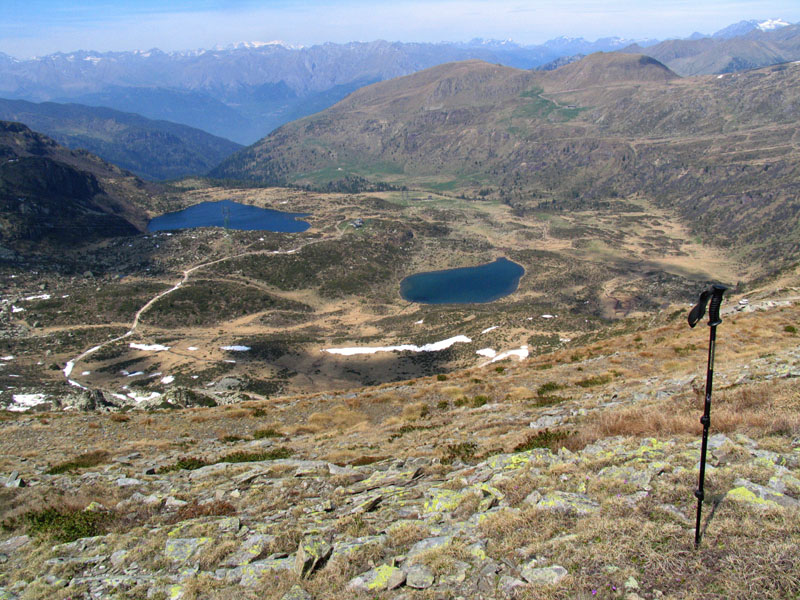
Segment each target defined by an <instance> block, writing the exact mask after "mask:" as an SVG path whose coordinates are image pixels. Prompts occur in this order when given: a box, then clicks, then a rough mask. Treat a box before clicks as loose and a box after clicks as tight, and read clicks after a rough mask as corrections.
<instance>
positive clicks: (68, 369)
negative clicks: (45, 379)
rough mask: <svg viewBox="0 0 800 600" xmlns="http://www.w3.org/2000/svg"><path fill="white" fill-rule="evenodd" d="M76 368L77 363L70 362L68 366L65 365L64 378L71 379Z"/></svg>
mask: <svg viewBox="0 0 800 600" xmlns="http://www.w3.org/2000/svg"><path fill="white" fill-rule="evenodd" d="M74 368H75V363H74V362H73V361H69V362H68V363H67V364H66V365H64V377H66V378H67V379H69V376H70V375H72V369H74Z"/></svg>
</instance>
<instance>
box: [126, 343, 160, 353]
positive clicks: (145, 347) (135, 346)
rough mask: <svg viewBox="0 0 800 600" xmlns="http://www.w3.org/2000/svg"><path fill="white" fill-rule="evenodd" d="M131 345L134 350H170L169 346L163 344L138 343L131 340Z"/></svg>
mask: <svg viewBox="0 0 800 600" xmlns="http://www.w3.org/2000/svg"><path fill="white" fill-rule="evenodd" d="M130 347H131V348H133V349H134V350H145V351H147V352H165V351H166V350H169V346H162V345H161V344H137V343H135V342H131V343H130Z"/></svg>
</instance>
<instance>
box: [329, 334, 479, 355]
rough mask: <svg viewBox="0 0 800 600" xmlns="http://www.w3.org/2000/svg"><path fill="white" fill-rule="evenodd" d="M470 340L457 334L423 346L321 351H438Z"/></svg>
mask: <svg viewBox="0 0 800 600" xmlns="http://www.w3.org/2000/svg"><path fill="white" fill-rule="evenodd" d="M470 342H472V340H471V339H470V338H468V337H467V336H465V335H457V336H456V337H452V338H448V339H446V340H442V341H440V342H433V343H431V344H425V345H424V346H415V345H413V344H403V345H402V346H374V347H356V348H326V349H324V350H323V352H328V353H329V354H340V355H342V356H353V355H356V354H375V353H377V352H405V351H408V352H438V351H440V350H446V349H447V348H449V347H450V346H452V345H453V344H458V343H463V344H469V343H470Z"/></svg>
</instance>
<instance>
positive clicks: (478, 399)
mask: <svg viewBox="0 0 800 600" xmlns="http://www.w3.org/2000/svg"><path fill="white" fill-rule="evenodd" d="M489 400H490V398H489V396H484V395H483V394H479V395H478V396H475V397H474V398H473V399H472V406H474V407H475V408H478V407H479V406H483V405H484V404H486V403H487V402H489Z"/></svg>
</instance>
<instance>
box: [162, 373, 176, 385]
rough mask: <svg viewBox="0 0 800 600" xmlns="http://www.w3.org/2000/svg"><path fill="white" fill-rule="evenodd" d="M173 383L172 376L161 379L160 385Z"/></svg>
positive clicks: (173, 378)
mask: <svg viewBox="0 0 800 600" xmlns="http://www.w3.org/2000/svg"><path fill="white" fill-rule="evenodd" d="M173 381H175V377H173V376H172V375H167V376H166V377H162V378H161V383H163V384H164V385H169V384H170V383H172V382H173Z"/></svg>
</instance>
